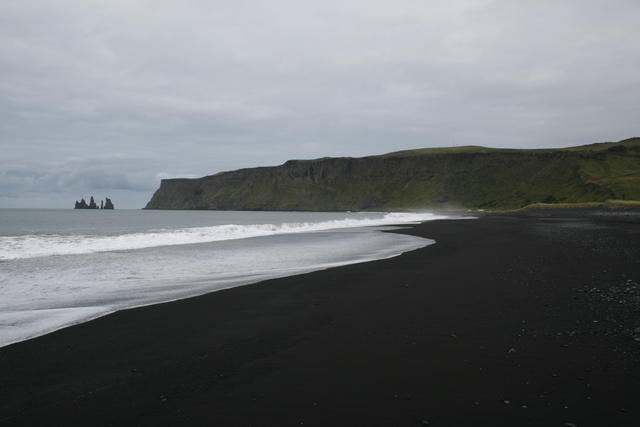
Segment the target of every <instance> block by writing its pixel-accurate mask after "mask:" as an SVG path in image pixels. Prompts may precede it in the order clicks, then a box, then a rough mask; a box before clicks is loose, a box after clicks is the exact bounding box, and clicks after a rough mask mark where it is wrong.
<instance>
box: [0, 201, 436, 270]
mask: <svg viewBox="0 0 640 427" xmlns="http://www.w3.org/2000/svg"><path fill="white" fill-rule="evenodd" d="M442 218H446V216H443V215H436V214H432V213H400V212H393V213H387V214H384V216H382V217H380V218H345V219H337V220H330V221H320V222H289V223H281V224H248V225H247V224H244V225H243V224H224V225H214V226H210V227H193V228H181V229H170V230H169V229H163V230H155V231H150V232H144V233H129V234H121V235H116V236H87V235H59V234H48V235H22V236H2V237H0V260H11V259H21V258H36V257H44V256H51V255H78V254H87V253H94V252H108V251H121V250H132V249H143V248H150V247H157V246H172V245H186V244H193V243H206V242H216V241H222V240H234V239H245V238H249V237H259V236H270V235H275V234H290V233H304V232H313V231H323V230H331V229H338V228H354V227H368V226H379V225H391V224H411V223H416V222H422V221H430V220H436V219H442Z"/></svg>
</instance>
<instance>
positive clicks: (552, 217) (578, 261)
mask: <svg viewBox="0 0 640 427" xmlns="http://www.w3.org/2000/svg"><path fill="white" fill-rule="evenodd" d="M402 232H405V233H409V234H413V235H418V236H424V237H428V238H432V239H435V240H436V244H435V245H431V246H428V247H426V248H423V249H419V250H416V251H413V252H409V253H406V254H404V255H402V256H399V257H396V258H393V259H388V260H381V261H374V262H369V263H363V264H357V265H350V266H344V267H339V268H334V269H330V270H325V271H320V272H314V273H309V274H304V275H300V276H293V277H288V278H283V279H277V280H270V281H266V282H262V283H259V284H256V285H250V286H245V287H241V288H235V289H230V290H225V291H221V292H216V293H212V294H208V295H204V296H200V297H196V298H191V299H187V300H182V301H177V302H171V303H166V304H160V305H155V306H150V307H143V308H138V309H133V310H127V311H122V312H119V313H115V314H113V315H109V316H106V317H103V318H100V319H97V320H94V321H91V322H88V323H85V324H81V325H77V326H73V327H70V328H67V329H64V330H61V331H58V332H55V333H52V334H49V335H46V336H43V337H39V338H36V339H33V340H30V341H26V342H22V343H18V344H14V345H11V346H8V347H5V348H2V349H0V425H29V426H38V425H43V426H45V425H47V426H48V425H65V426H69V425H114V426H120V425H133V426H135V425H141V426H156V425H216V426H289V425H314V426H329V425H339V426H361V425H362V426H364V425H367V426H420V425H432V426H436V427H437V426H467V425H468V426H527V425H530V426H568V427H570V426H572V425H574V426H580V427H582V426H604V425H606V426H635V425H639V424H640V407H638V406H637V400H638V397H637V390H638V389H639V387H640V216H639V215H637V214H624V213H623V214H617V215H610V214H606V215H604V214H598V212H597V211H561V212H538V213H532V214H529V215H520V216H516V215H503V216H499V215H487V216H484V217H482V218H480V219H477V220H465V221H455V220H446V221H435V222H427V223H424V224H420V225H417V226H415V227H408V228H406V229H404V230H403V231H402Z"/></svg>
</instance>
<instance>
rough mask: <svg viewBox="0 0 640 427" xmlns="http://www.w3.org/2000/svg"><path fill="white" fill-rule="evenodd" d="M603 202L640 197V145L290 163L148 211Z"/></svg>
mask: <svg viewBox="0 0 640 427" xmlns="http://www.w3.org/2000/svg"><path fill="white" fill-rule="evenodd" d="M608 199H622V200H640V138H631V139H627V140H624V141H620V142H614V143H599V144H590V145H584V146H579V147H571V148H563V149H542V150H515V149H492V148H485V147H473V146H467V147H453V148H431V149H420V150H408V151H400V152H395V153H389V154H385V155H380V156H369V157H362V158H322V159H316V160H290V161H287V162H286V163H284V164H283V165H280V166H273V167H259V168H250V169H239V170H235V171H231V172H221V173H218V174H215V175H210V176H205V177H203V178H197V179H165V180H162V183H161V185H160V188H159V189H158V190H157V191H156V192H155V194H154V195H153V197H152V198H151V200H150V201H149V203H148V204H147V206H146V209H212V210H312V211H331V210H353V211H357V210H392V209H421V208H450V207H458V208H486V209H497V208H518V207H521V206H524V205H527V204H530V203H535V202H592V201H593V202H597V201H605V200H608Z"/></svg>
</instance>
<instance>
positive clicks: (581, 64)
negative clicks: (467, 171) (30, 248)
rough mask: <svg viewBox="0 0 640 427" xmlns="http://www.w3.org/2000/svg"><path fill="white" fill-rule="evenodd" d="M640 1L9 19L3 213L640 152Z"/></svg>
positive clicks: (73, 8)
mask: <svg viewBox="0 0 640 427" xmlns="http://www.w3.org/2000/svg"><path fill="white" fill-rule="evenodd" d="M639 22H640V1H638V0H628V1H626V0H575V1H569V0H567V1H563V0H548V1H547V0H535V1H534V0H532V1H526V0H522V1H513V0H504V1H489V0H460V1H455V0H443V1H438V0H415V1H410V0H406V1H405V0H396V1H393V2H390V1H388V0H385V1H377V0H362V1H360V0H358V1H349V0H323V1H303V0H290V1H280V0H264V1H260V0H252V1H244V0H234V1H205V0H202V1H197V0H193V1H185V0H180V1H178V0H175V1H162V0H149V1H138V0H126V1H120V0H105V1H91V0H78V1H65V0H55V1H53V0H51V1H48V0H40V1H37V0H33V1H32V0H20V1H13V0H0V153H1V154H0V207H23V206H25V207H35V206H42V207H71V206H72V205H73V202H74V201H75V199H78V198H80V197H82V196H85V197H88V196H90V195H95V196H96V198H99V199H100V198H103V197H105V196H110V197H111V198H112V199H113V200H114V202H115V203H116V207H129V208H140V207H143V206H144V205H145V203H146V202H147V201H148V199H149V198H150V196H151V194H152V193H153V191H154V190H155V189H156V188H157V186H158V185H159V182H160V179H161V178H163V177H178V176H179V177H187V176H188V177H195V176H202V175H207V174H211V173H215V172H218V171H220V170H230V169H237V168H241V167H253V166H266V165H276V164H281V163H283V162H284V161H286V160H287V159H291V158H315V157H323V156H363V155H369V154H380V153H385V152H390V151H396V150H401V149H408V148H418V147H432V146H447V145H484V146H491V147H531V148H533V147H562V146H570V145H578V144H585V143H591V142H597V141H614V140H620V139H624V138H627V137H631V136H636V135H639V134H640V131H639V130H638V125H639V124H640V101H639V100H640V71H639V70H640V27H639V25H638V23H639Z"/></svg>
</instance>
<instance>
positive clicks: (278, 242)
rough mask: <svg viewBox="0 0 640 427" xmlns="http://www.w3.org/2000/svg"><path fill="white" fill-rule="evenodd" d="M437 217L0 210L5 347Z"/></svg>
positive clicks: (385, 252) (278, 270)
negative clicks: (396, 227) (396, 226)
mask: <svg viewBox="0 0 640 427" xmlns="http://www.w3.org/2000/svg"><path fill="white" fill-rule="evenodd" d="M442 218H446V217H445V216H444V215H439V214H433V213H350V212H246V211H243V212H231V211H155V210H153V211H146V210H113V211H107V210H53V209H51V210H49V209H0V347H1V346H6V345H9V344H11V343H14V342H18V341H22V340H25V339H28V338H32V337H36V336H40V335H43V334H46V333H49V332H52V331H55V330H58V329H61V328H63V327H66V326H69V325H73V324H76V323H80V322H85V321H88V320H91V319H94V318H97V317H100V316H103V315H105V314H108V313H112V312H114V311H118V310H122V309H127V308H132V307H138V306H143V305H149V304H155V303H160V302H166V301H171V300H176V299H181V298H187V297H191V296H197V295H201V294H204V293H208V292H212V291H217V290H221V289H226V288H230V287H234V286H241V285H246V284H249V283H255V282H259V281H262V280H265V279H271V278H276V277H283V276H289V275H294V274H300V273H305V272H310V271H315V270H320V269H325V268H329V267H335V266H339V265H345V264H352V263H358V262H365V261H371V260H376V259H383V258H389V257H393V256H397V255H399V254H401V253H403V252H406V251H411V250H415V249H418V248H421V247H424V246H426V245H428V244H431V243H433V241H431V240H428V239H423V238H419V237H414V236H407V235H402V234H395V233H382V232H380V231H381V230H383V229H387V228H389V227H388V226H389V225H392V224H393V225H396V224H411V223H416V222H422V221H429V220H436V219H442Z"/></svg>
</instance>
